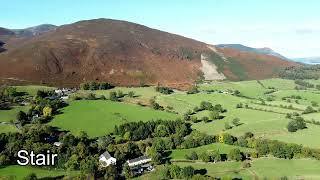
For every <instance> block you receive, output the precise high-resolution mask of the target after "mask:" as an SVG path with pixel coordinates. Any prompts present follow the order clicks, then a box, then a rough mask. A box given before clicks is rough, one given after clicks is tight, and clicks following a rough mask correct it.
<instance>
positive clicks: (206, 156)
mask: <svg viewBox="0 0 320 180" xmlns="http://www.w3.org/2000/svg"><path fill="white" fill-rule="evenodd" d="M200 159H201V160H202V161H203V162H210V160H211V158H210V156H209V154H208V153H206V152H203V153H201V154H200Z"/></svg>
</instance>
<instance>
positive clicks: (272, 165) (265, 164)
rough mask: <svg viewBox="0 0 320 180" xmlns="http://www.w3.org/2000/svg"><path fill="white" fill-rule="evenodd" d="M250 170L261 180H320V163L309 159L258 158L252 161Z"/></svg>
mask: <svg viewBox="0 0 320 180" xmlns="http://www.w3.org/2000/svg"><path fill="white" fill-rule="evenodd" d="M250 170H252V171H254V172H255V173H256V174H257V175H258V176H259V177H261V178H263V177H271V178H279V177H282V176H287V177H289V179H320V161H317V160H310V159H295V160H287V159H272V158H260V159H257V160H254V161H253V164H252V167H251V168H250Z"/></svg>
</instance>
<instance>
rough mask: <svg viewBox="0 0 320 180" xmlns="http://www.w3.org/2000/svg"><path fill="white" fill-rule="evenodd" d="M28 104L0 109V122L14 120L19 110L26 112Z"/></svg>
mask: <svg viewBox="0 0 320 180" xmlns="http://www.w3.org/2000/svg"><path fill="white" fill-rule="evenodd" d="M29 108H30V107H28V106H13V107H11V109H10V110H0V122H10V121H15V120H16V116H17V114H18V112H19V111H24V112H27V111H28V110H29Z"/></svg>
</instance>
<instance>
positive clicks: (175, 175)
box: [169, 164, 181, 179]
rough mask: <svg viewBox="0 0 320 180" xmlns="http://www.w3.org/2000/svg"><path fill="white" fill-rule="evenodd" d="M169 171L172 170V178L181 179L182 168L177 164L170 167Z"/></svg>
mask: <svg viewBox="0 0 320 180" xmlns="http://www.w3.org/2000/svg"><path fill="white" fill-rule="evenodd" d="M169 172H170V177H171V178H172V179H180V176H181V174H180V173H181V168H180V167H179V166H177V165H174V164H173V165H171V166H170V168H169Z"/></svg>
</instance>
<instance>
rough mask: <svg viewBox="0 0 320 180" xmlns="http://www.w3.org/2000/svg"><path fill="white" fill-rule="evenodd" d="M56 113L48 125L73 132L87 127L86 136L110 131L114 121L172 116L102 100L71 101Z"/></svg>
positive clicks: (146, 108) (166, 118) (120, 122)
mask: <svg viewBox="0 0 320 180" xmlns="http://www.w3.org/2000/svg"><path fill="white" fill-rule="evenodd" d="M62 112H63V114H60V115H57V116H56V117H55V118H54V119H53V120H52V121H51V122H50V125H52V126H56V127H59V128H61V129H63V130H69V131H71V132H72V133H74V134H78V133H79V132H80V131H86V132H87V133H88V135H89V136H91V137H96V136H102V135H105V134H107V133H109V132H112V131H113V129H114V126H115V125H120V124H123V123H125V122H130V121H149V120H152V119H154V120H156V119H164V120H173V119H176V118H177V117H178V116H177V115H176V114H173V113H168V112H164V111H156V110H153V109H150V108H148V107H141V106H137V105H132V104H125V103H120V102H112V101H103V100H92V101H90V100H81V101H73V102H71V103H70V105H69V106H67V107H66V108H64V109H63V110H62Z"/></svg>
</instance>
